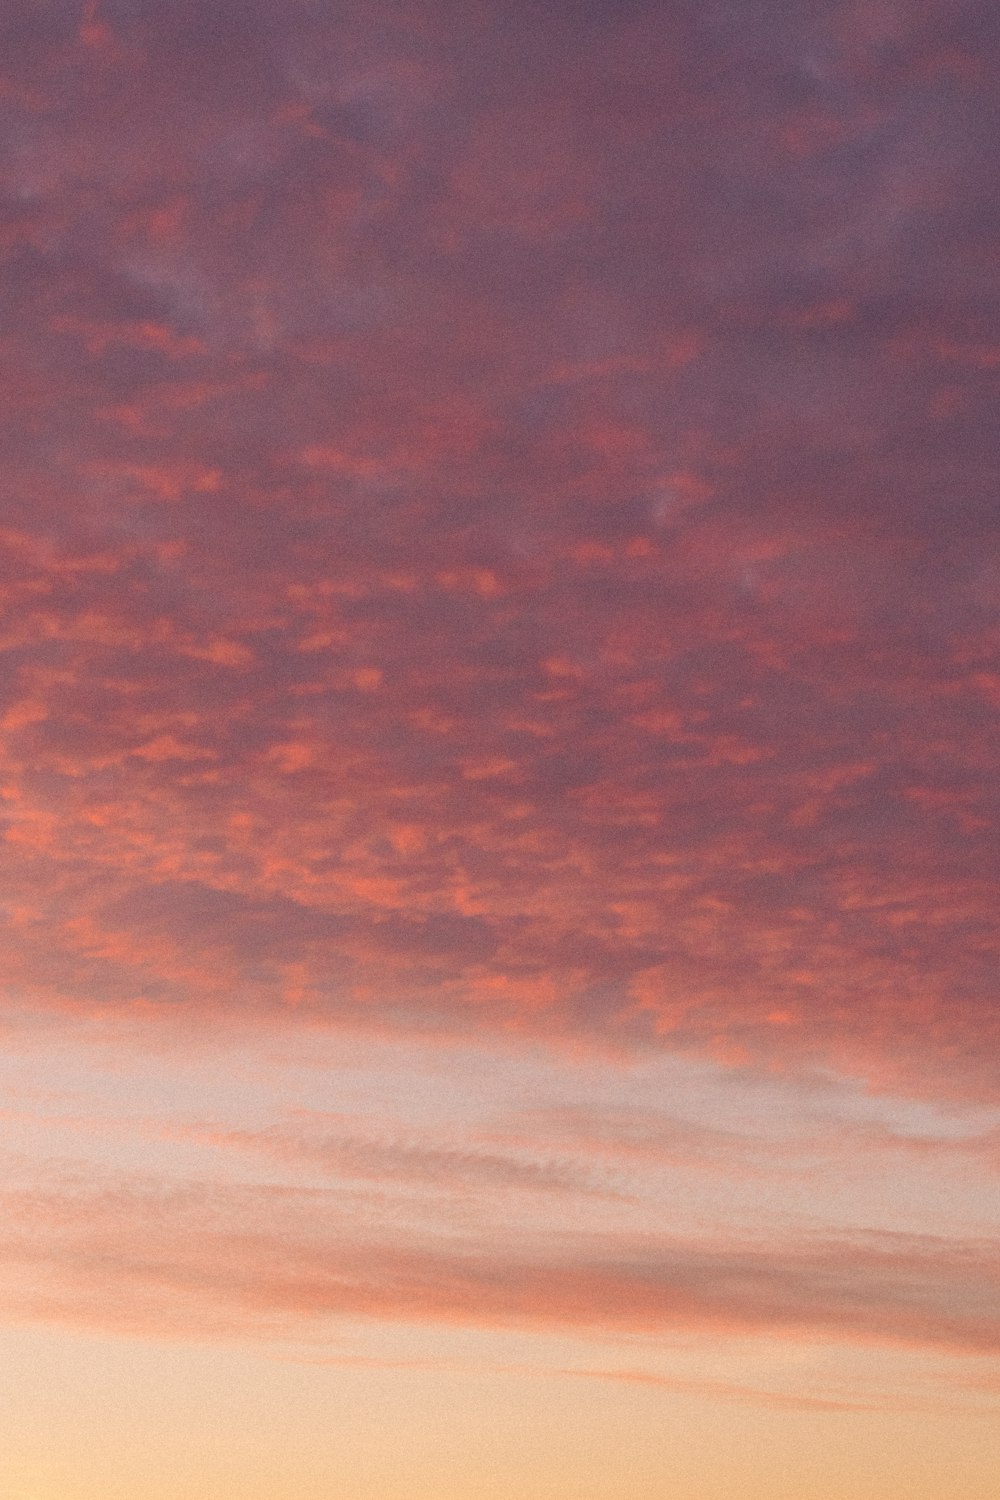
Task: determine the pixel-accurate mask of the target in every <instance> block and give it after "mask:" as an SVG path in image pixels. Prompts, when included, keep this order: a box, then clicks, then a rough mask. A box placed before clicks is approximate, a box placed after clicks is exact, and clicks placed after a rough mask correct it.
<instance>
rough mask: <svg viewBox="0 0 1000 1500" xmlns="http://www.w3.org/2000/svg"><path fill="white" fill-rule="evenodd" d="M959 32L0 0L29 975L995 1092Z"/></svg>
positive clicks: (976, 362)
mask: <svg viewBox="0 0 1000 1500" xmlns="http://www.w3.org/2000/svg"><path fill="white" fill-rule="evenodd" d="M991 17H992V10H991V8H990V7H989V6H987V5H985V4H984V5H975V4H971V5H960V4H952V3H930V4H925V5H921V6H917V7H914V6H902V5H900V6H893V5H888V6H881V7H876V8H872V7H868V6H865V7H858V6H854V5H837V4H820V5H814V6H798V7H788V6H785V5H773V4H764V3H755V4H750V5H745V4H741V5H738V6H726V5H721V4H720V5H708V6H704V5H700V4H699V5H697V6H693V5H692V6H688V5H684V4H678V5H668V6H664V5H641V4H635V5H624V6H621V5H615V6H600V5H595V6H587V7H585V9H584V11H583V13H582V14H581V13H580V11H579V8H578V7H575V6H573V7H570V6H563V5H558V4H554V5H541V6H531V7H528V6H524V7H521V6H518V5H514V6H504V7H491V6H486V5H471V6H464V5H463V6H461V7H459V6H450V5H446V4H442V5H424V6H421V5H416V6H407V5H400V6H393V5H386V6H383V7H379V6H375V7H369V6H365V7H356V8H354V9H353V11H349V12H348V13H347V15H346V16H345V15H343V14H341V13H340V12H339V11H338V9H337V8H334V7H332V6H323V5H310V4H305V3H301V4H288V5H280V6H279V5H275V4H273V3H271V0H253V3H244V0H241V3H240V4H238V5H237V4H226V3H215V4H212V5H209V6H205V5H195V4H193V3H186V0H185V3H180V0H157V3H156V4H153V3H139V0H111V3H107V4H103V5H98V6H92V7H90V8H88V9H86V10H85V13H84V17H83V20H82V21H81V14H80V7H79V5H75V4H68V3H66V4H54V5H49V6H46V7H36V6H32V5H28V4H22V5H14V6H13V7H12V8H8V11H7V19H6V22H5V35H4V39H3V41H4V44H3V55H4V57H5V58H6V59H7V63H6V75H5V81H4V85H3V94H2V103H0V107H2V113H3V125H4V132H5V137H6V141H7V152H6V157H5V165H4V174H3V193H4V210H5V212H4V222H5V231H4V255H5V262H4V276H5V289H6V293H5V306H4V326H3V334H2V338H3V353H4V372H5V374H4V380H5V385H4V392H3V396H4V399H3V413H4V415H3V439H2V441H3V460H4V492H5V498H4V525H3V532H2V538H0V548H2V568H3V611H4V614H3V625H2V629H3V647H4V652H3V663H4V683H3V691H4V708H3V720H2V723H3V750H2V754H3V776H4V785H3V795H4V799H5V801H4V807H5V819H6V829H5V847H6V851H7V853H6V875H5V891H6V899H5V907H4V924H5V925H4V938H3V945H4V954H5V957H4V969H5V979H6V983H7V985H8V988H9V990H10V991H11V992H13V993H15V994H18V995H20V996H22V997H24V999H25V1000H26V1001H27V1002H28V1003H30V1004H35V1003H46V1004H49V1003H51V1004H56V1005H67V1004H69V1005H74V1006H82V1007H84V1008H86V1009H88V1010H89V1009H91V1008H93V1007H109V1006H110V1007H122V1006H134V1005H136V1004H143V1005H148V1006H161V1005H166V1006H172V1007H176V1006H184V1007H187V1008H189V1009H190V1011H191V1014H192V1019H194V1018H195V1017H197V1016H200V1015H203V1014H204V1013H205V1012H206V1011H214V1010H217V1009H219V1008H224V1009H234V1010H236V1011H238V1012H249V1011H257V1010H261V1009H263V1010H265V1011H273V1010H279V1011H281V1012H282V1013H283V1014H289V1015H290V1014H292V1013H293V1012H299V1013H304V1014H307V1015H308V1016H309V1018H310V1019H321V1020H324V1021H329V1022H331V1023H335V1024H336V1023H342V1022H348V1023H350V1024H352V1025H355V1024H359V1023H360V1024H361V1025H364V1026H376V1027H386V1026H388V1027H404V1028H412V1027H417V1028H420V1029H423V1028H426V1027H428V1026H430V1027H432V1028H434V1029H436V1030H443V1031H459V1032H467V1031H469V1030H470V1029H474V1030H476V1031H482V1030H485V1031H487V1032H492V1031H495V1030H499V1031H505V1032H506V1031H510V1030H512V1029H513V1030H515V1031H521V1032H530V1033H536V1034H539V1035H546V1036H553V1035H555V1036H560V1037H563V1036H565V1037H569V1038H571V1039H574V1040H575V1039H577V1038H579V1037H585V1038H595V1039H597V1040H599V1041H602V1042H603V1041H611V1042H612V1043H614V1044H615V1045H618V1044H622V1043H631V1042H636V1041H639V1042H650V1041H656V1042H657V1043H659V1042H660V1041H662V1042H663V1043H664V1044H666V1045H669V1046H678V1045H679V1046H682V1047H696V1048H700V1049H701V1048H709V1049H711V1050H712V1051H713V1052H714V1053H715V1054H716V1055H718V1056H720V1057H723V1058H732V1059H759V1058H766V1059H777V1060H779V1061H781V1060H783V1059H789V1060H792V1059H794V1060H798V1059H823V1060H829V1061H832V1062H833V1063H834V1064H835V1065H836V1066H842V1067H847V1068H851V1069H860V1070H862V1071H863V1072H865V1073H866V1074H867V1075H869V1076H871V1077H874V1078H877V1079H879V1080H882V1081H887V1080H888V1081H892V1080H893V1079H897V1078H900V1077H905V1078H906V1079H907V1080H909V1081H911V1082H912V1080H913V1079H914V1078H915V1077H917V1076H920V1075H922V1076H923V1081H924V1082H925V1083H930V1084H932V1085H933V1086H937V1087H940V1086H944V1087H949V1088H955V1089H958V1090H970V1091H972V1092H974V1093H978V1092H981V1091H983V1090H986V1089H989V1088H992V1087H993V1086H994V1085H995V1082H996V1058H997V1056H998V1055H1000V1045H998V1044H1000V1036H998V1031H997V1021H996V1015H997V1011H996V982H997V940H996V924H995V905H996V881H997V874H998V871H997V849H998V847H1000V844H998V840H997V836H996V785H997V778H996V771H997V765H996V760H997V749H996V745H997V739H996V719H997V709H998V706H1000V673H998V670H997V661H996V646H997V604H998V598H1000V571H998V566H997V563H996V559H995V557H994V552H995V550H996V548H995V542H996V514H997V513H996V494H995V490H996V473H995V458H996V444H995V426H996V424H995V401H996V388H997V379H998V371H1000V328H998V326H997V306H998V303H997V295H996V293H997V287H996V275H997V273H996V266H995V257H994V256H993V245H994V241H995V234H996V225H995V224H994V218H995V204H994V199H995V193H994V191H993V188H994V168H995V157H994V153H993V146H994V144H995V137H994V127H995V92H994V87H993V74H992V67H993V64H994V62H995V60H996V59H995V50H996V36H995V28H993V26H992V20H991Z"/></svg>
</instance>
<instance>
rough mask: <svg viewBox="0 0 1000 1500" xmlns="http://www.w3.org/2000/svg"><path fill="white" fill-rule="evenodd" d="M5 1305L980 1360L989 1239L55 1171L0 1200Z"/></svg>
mask: <svg viewBox="0 0 1000 1500" xmlns="http://www.w3.org/2000/svg"><path fill="white" fill-rule="evenodd" d="M4 1222H5V1225H6V1226H7V1227H6V1228H5V1230H4V1232H3V1235H2V1238H0V1265H2V1278H3V1284H4V1294H5V1301H6V1302H7V1304H8V1306H7V1312H8V1315H9V1316H15V1317H29V1318H32V1319H42V1320H56V1321H67V1320H68V1321H70V1322H82V1323H86V1324H96V1325H98V1326H101V1327H106V1328H119V1329H123V1330H125V1329H131V1330H133V1331H135V1330H141V1331H143V1332H145V1333H151V1334H157V1335H170V1334H172V1333H177V1332H180V1333H183V1334H185V1335H188V1336H190V1335H191V1334H192V1333H200V1334H201V1335H203V1336H208V1335H213V1334H219V1333H224V1332H226V1331H228V1332H230V1333H234V1332H238V1333H239V1334H241V1335H243V1336H248V1335H250V1334H253V1333H257V1334H260V1335H262V1336H267V1335H268V1334H275V1333H279V1334H282V1335H283V1336H285V1337H287V1336H289V1335H290V1334H294V1333H295V1332H296V1331H299V1332H301V1331H302V1330H303V1329H305V1328H306V1327H309V1326H312V1325H316V1324H318V1325H320V1326H322V1325H323V1324H325V1323H328V1322H329V1320H330V1319H331V1318H332V1319H336V1318H339V1317H345V1316H346V1317H357V1316H363V1317H374V1318H378V1319H380V1320H388V1321H403V1322H412V1321H417V1322H436V1323H458V1324H468V1325H473V1326H478V1327H484V1328H490V1327H493V1328H497V1327H509V1328H518V1327H520V1328H527V1329H532V1328H534V1329H538V1330H543V1329H548V1330H556V1329H560V1328H561V1329H566V1330H578V1331H587V1330H590V1331H597V1332H601V1331H603V1332H605V1333H607V1332H616V1331H617V1332H626V1331H632V1332H644V1333H655V1332H664V1331H668V1330H683V1331H688V1332H693V1333H699V1332H701V1333H719V1332H722V1331H728V1332H732V1331H743V1332H747V1333H768V1334H771V1335H779V1336H784V1337H787V1336H789V1335H795V1336H798V1335H802V1336H809V1337H813V1338H819V1339H827V1340H830V1339H832V1340H835V1341H847V1342H857V1341H859V1340H860V1341H861V1342H874V1343H889V1344H899V1345H907V1346H913V1347H920V1348H931V1349H935V1348H936V1349H941V1350H955V1351H964V1352H966V1353H973V1354H989V1353H995V1352H996V1350H997V1347H998V1345H1000V1323H998V1320H997V1317H996V1308H997V1306H998V1305H1000V1304H998V1299H997V1291H998V1289H997V1284H996V1281H997V1278H996V1265H995V1256H994V1254H993V1253H992V1246H990V1245H988V1244H984V1243H978V1242H963V1241H960V1240H948V1239H944V1238H933V1237H917V1236H906V1235H900V1234H857V1235H846V1234H841V1235H840V1236H839V1237H831V1238H828V1239H820V1238H815V1239H804V1240H801V1241H799V1242H772V1243H763V1242H756V1243H755V1242H752V1241H750V1240H746V1241H745V1242H742V1243H741V1242H740V1241H739V1240H738V1239H735V1238H734V1239H733V1240H732V1241H730V1242H729V1243H728V1244H723V1243H720V1242H719V1241H717V1240H713V1241H703V1242H699V1241H697V1240H684V1239H673V1238H669V1237H664V1236H648V1235H647V1236H640V1237H636V1236H629V1235H627V1234H623V1235H612V1236H607V1235H604V1236H594V1235H580V1234H573V1233H571V1232H566V1231H563V1232H562V1233H557V1234H553V1233H549V1234H546V1235H544V1236H541V1235H538V1236H533V1235H532V1234H531V1233H530V1232H527V1231H525V1230H524V1229H517V1228H515V1227H513V1226H512V1227H511V1229H510V1231H509V1233H507V1234H505V1235H504V1236H503V1238H501V1239H499V1240H497V1239H493V1240H489V1239H488V1238H487V1237H485V1236H484V1237H483V1238H481V1239H480V1238H479V1237H478V1236H477V1234H476V1232H475V1229H474V1228H471V1227H469V1228H467V1229H466V1230H465V1232H464V1233H463V1234H462V1235H461V1236H460V1237H459V1238H458V1239H456V1238H455V1237H454V1236H453V1235H452V1236H447V1235H445V1234H442V1233H438V1232H433V1231H431V1232H428V1231H427V1230H426V1229H424V1230H419V1229H417V1228H416V1227H414V1228H411V1229H409V1230H407V1231H406V1232H405V1233H401V1232H400V1226H399V1222H398V1218H397V1217H396V1215H395V1213H394V1212H393V1211H389V1212H388V1214H387V1213H386V1212H385V1206H384V1205H382V1204H381V1203H380V1198H379V1196H378V1195H377V1194H373V1195H370V1197H369V1198H368V1199H367V1201H366V1200H365V1199H363V1198H359V1197H358V1196H357V1195H355V1194H351V1193H347V1194H344V1193H340V1192H337V1191H331V1190H317V1189H301V1188H283V1187H277V1186H271V1187H263V1186H257V1187H249V1186H239V1185H236V1184H232V1185H222V1184H213V1183H205V1182H203V1183H199V1182H194V1181H191V1182H183V1181H176V1182H169V1181H160V1182H157V1181H153V1180H149V1179H147V1180H145V1181H144V1180H143V1179H141V1178H138V1177H133V1178H128V1177H115V1176H114V1175H113V1174H106V1175H105V1176H104V1178H103V1180H99V1179H98V1178H97V1177H96V1174H91V1176H90V1180H89V1181H88V1180H84V1179H81V1178H80V1177H76V1178H74V1177H73V1176H72V1175H69V1176H67V1175H66V1173H63V1174H62V1178H61V1180H58V1179H57V1180H54V1181H53V1180H52V1179H51V1178H50V1181H49V1183H48V1184H42V1183H36V1184H35V1185H34V1186H32V1187H30V1188H28V1187H26V1188H24V1189H20V1190H16V1189H15V1190H8V1191H7V1192H6V1193H5V1194H4Z"/></svg>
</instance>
